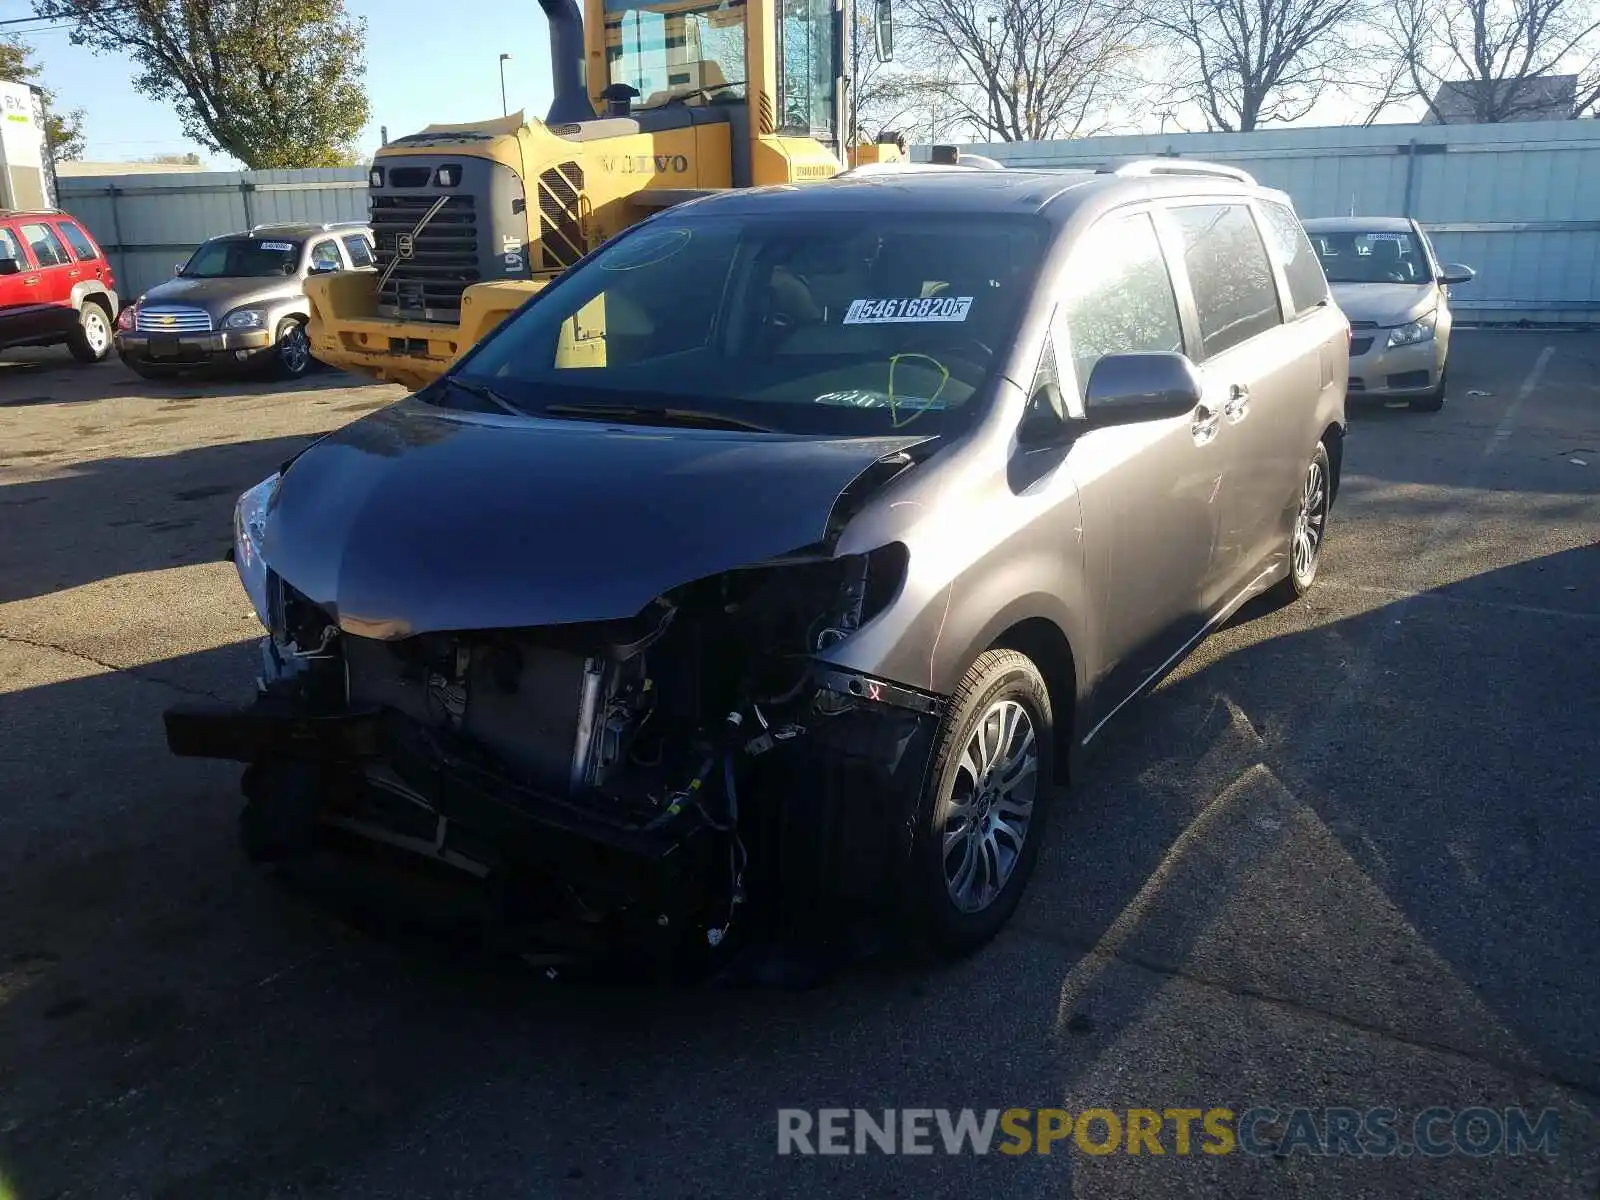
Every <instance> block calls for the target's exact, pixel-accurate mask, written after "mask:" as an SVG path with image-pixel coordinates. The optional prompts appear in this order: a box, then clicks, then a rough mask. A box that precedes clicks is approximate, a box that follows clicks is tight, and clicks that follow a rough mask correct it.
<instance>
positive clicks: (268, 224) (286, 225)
mask: <svg viewBox="0 0 1600 1200" xmlns="http://www.w3.org/2000/svg"><path fill="white" fill-rule="evenodd" d="M367 224H368V222H366V221H265V222H262V223H261V224H259V225H252V226H250V232H251V233H260V232H261V231H262V230H264V229H323V230H329V231H332V230H335V229H355V228H358V227H362V226H365V225H367Z"/></svg>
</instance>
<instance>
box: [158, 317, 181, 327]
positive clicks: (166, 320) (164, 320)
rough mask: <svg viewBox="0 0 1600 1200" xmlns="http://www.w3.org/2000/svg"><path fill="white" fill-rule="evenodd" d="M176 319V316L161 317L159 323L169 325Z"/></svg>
mask: <svg viewBox="0 0 1600 1200" xmlns="http://www.w3.org/2000/svg"><path fill="white" fill-rule="evenodd" d="M177 319H178V318H177V317H162V318H161V323H162V324H163V325H171V324H172V323H173V322H174V321H176V320H177Z"/></svg>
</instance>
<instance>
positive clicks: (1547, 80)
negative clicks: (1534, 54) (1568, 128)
mask: <svg viewBox="0 0 1600 1200" xmlns="http://www.w3.org/2000/svg"><path fill="white" fill-rule="evenodd" d="M1577 107H1578V77H1577V76H1576V75H1542V76H1540V77H1538V78H1537V79H1491V80H1483V79H1453V80H1451V81H1450V82H1448V83H1442V84H1440V85H1439V90H1438V91H1437V92H1436V93H1435V94H1434V97H1433V107H1432V108H1430V109H1429V110H1428V113H1427V115H1426V116H1424V117H1423V119H1422V123H1423V124H1424V125H1476V124H1479V123H1481V122H1483V121H1484V120H1485V119H1486V118H1487V119H1492V120H1494V121H1499V122H1505V121H1569V120H1571V119H1572V118H1573V117H1575V116H1577V115H1578V114H1577V112H1576V109H1577Z"/></svg>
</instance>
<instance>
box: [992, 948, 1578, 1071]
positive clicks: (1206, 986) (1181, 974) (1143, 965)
mask: <svg viewBox="0 0 1600 1200" xmlns="http://www.w3.org/2000/svg"><path fill="white" fill-rule="evenodd" d="M1010 935H1018V936H1022V937H1028V938H1033V939H1035V940H1037V941H1040V942H1046V943H1049V944H1051V945H1055V946H1059V947H1064V948H1066V949H1068V950H1071V951H1074V952H1076V953H1080V954H1082V956H1083V960H1086V961H1090V962H1094V963H1096V964H1098V965H1100V966H1102V967H1104V966H1106V965H1109V964H1111V963H1116V964H1117V965H1119V966H1124V967H1133V968H1134V969H1136V970H1139V971H1146V972H1149V973H1150V974H1152V975H1159V976H1162V977H1163V978H1166V979H1174V980H1178V981H1180V982H1182V983H1186V984H1189V985H1191V986H1193V987H1197V988H1201V989H1203V990H1205V991H1210V992H1220V993H1222V994H1224V995H1226V996H1229V997H1232V998H1234V999H1239V1000H1251V1001H1255V1002H1256V1003H1260V1004H1270V1005H1272V1006H1274V1007H1276V1008H1281V1009H1285V1010H1287V1011H1289V1012H1291V1013H1294V1014H1296V1015H1299V1016H1302V1017H1311V1018H1315V1019H1318V1020H1322V1021H1327V1022H1330V1023H1332V1024H1334V1025H1337V1026H1339V1027H1340V1028H1343V1029H1348V1030H1351V1031H1352V1032H1356V1033H1362V1034H1367V1035H1369V1036H1372V1037H1376V1038H1380V1039H1382V1040H1383V1041H1386V1042H1392V1043H1394V1044H1396V1045H1401V1046H1408V1047H1410V1048H1412V1049H1414V1050H1423V1051H1427V1052H1429V1053H1432V1054H1442V1055H1446V1056H1448V1057H1450V1058H1454V1059H1458V1060H1460V1061H1463V1062H1470V1063H1476V1064H1478V1065H1480V1066H1486V1067H1490V1068H1492V1069H1494V1070H1497V1071H1502V1072H1504V1073H1505V1074H1507V1075H1510V1076H1513V1077H1515V1078H1517V1079H1519V1080H1527V1081H1531V1082H1535V1083H1542V1084H1548V1085H1551V1086H1554V1087H1560V1088H1564V1089H1565V1090H1567V1091H1569V1092H1572V1093H1573V1094H1574V1095H1577V1096H1580V1097H1582V1098H1583V1099H1584V1100H1585V1101H1600V1084H1596V1083H1595V1082H1593V1081H1587V1082H1586V1081H1584V1080H1581V1079H1576V1078H1574V1077H1572V1076H1571V1075H1567V1074H1563V1073H1562V1072H1560V1071H1551V1070H1546V1069H1542V1068H1539V1067H1533V1066H1529V1065H1528V1064H1527V1063H1526V1062H1519V1061H1516V1060H1514V1059H1507V1058H1504V1057H1502V1056H1498V1055H1486V1054H1479V1053H1473V1052H1472V1051H1468V1050H1463V1049H1461V1048H1460V1047H1459V1046H1453V1045H1450V1044H1449V1043H1447V1042H1441V1041H1435V1040H1432V1039H1428V1038H1417V1037H1412V1036H1408V1035H1406V1034H1402V1033H1399V1032H1397V1031H1396V1030H1394V1029H1392V1028H1388V1027H1386V1026H1383V1025H1377V1024H1374V1023H1373V1022H1370V1021H1363V1020H1360V1019H1359V1018H1356V1017H1352V1016H1350V1015H1348V1014H1346V1013H1342V1012H1338V1011H1336V1010H1334V1009H1330V1008H1325V1007H1323V1006H1321V1005H1317V1004H1311V1003H1308V1002H1306V1001H1304V1000H1297V999H1295V998H1294V997H1292V996H1285V995H1283V994H1281V993H1278V992H1270V991H1267V990H1265V989H1263V988H1258V987H1252V986H1250V985H1249V984H1241V983H1235V982H1232V981H1230V980H1227V979H1223V978H1220V977H1218V976H1214V975H1208V974H1204V973H1200V972H1196V971H1192V970H1189V969H1187V968H1184V967H1182V966H1179V965H1177V964H1175V963H1172V962H1169V961H1165V960H1162V959H1157V958H1149V957H1146V956H1145V955H1141V954H1135V953H1130V952H1128V951H1126V950H1116V951H1108V950H1105V949H1103V948H1101V947H1100V946H1098V945H1094V946H1090V945H1087V944H1085V943H1084V942H1083V941H1082V940H1081V939H1078V938H1072V937H1064V936H1062V935H1060V934H1056V933H1052V932H1049V931H1047V930H1043V929H1039V928H1038V927H1036V926H1032V925H1028V924H1025V923H1022V922H1017V923H1014V924H1013V925H1011V926H1010V927H1009V928H1008V930H1007V931H1006V933H1005V934H1003V935H1002V936H1010Z"/></svg>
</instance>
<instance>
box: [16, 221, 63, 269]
mask: <svg viewBox="0 0 1600 1200" xmlns="http://www.w3.org/2000/svg"><path fill="white" fill-rule="evenodd" d="M19 232H20V233H21V234H22V240H23V241H25V242H27V243H28V248H29V249H30V250H32V251H33V258H34V261H35V262H37V263H38V264H39V265H40V266H41V267H58V266H61V265H62V264H63V263H69V262H71V261H72V256H71V255H69V254H68V253H67V248H66V247H65V246H63V245H62V244H61V239H60V238H58V237H57V236H56V231H55V230H53V229H51V228H50V226H48V225H23V226H21V227H20V229H19Z"/></svg>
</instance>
